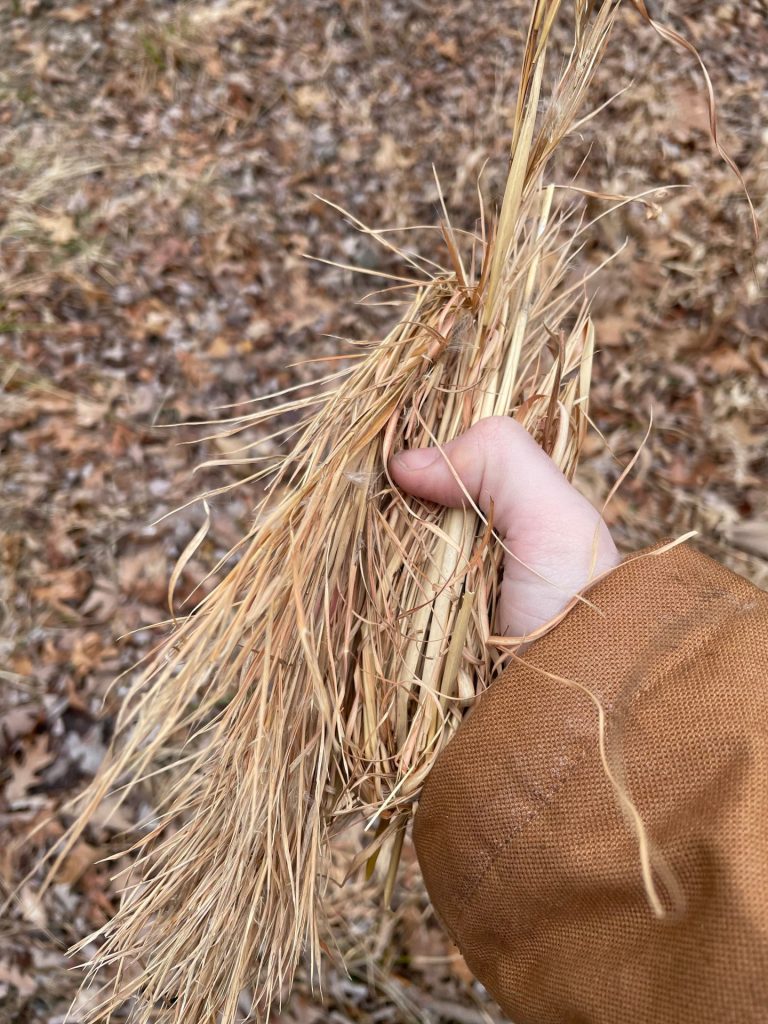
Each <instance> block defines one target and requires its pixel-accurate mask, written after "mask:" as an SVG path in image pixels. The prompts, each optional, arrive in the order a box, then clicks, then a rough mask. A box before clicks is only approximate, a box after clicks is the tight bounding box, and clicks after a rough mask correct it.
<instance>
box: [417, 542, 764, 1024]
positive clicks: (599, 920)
mask: <svg viewBox="0 0 768 1024" xmlns="http://www.w3.org/2000/svg"><path fill="white" fill-rule="evenodd" d="M588 599H589V602H590V605H594V607H591V606H590V605H588V604H581V605H579V606H577V607H575V608H574V609H573V610H572V611H571V612H570V613H569V614H568V615H567V616H566V618H565V619H564V621H563V622H561V623H560V624H559V625H558V626H557V627H556V628H555V629H554V630H553V631H552V633H550V634H548V635H547V636H546V637H544V638H543V639H542V640H539V641H537V642H536V643H535V644H534V645H533V646H532V647H531V648H530V650H529V651H528V652H527V653H526V655H525V659H524V662H523V663H515V664H514V665H513V666H511V667H510V668H509V669H508V670H507V672H506V673H504V675H503V676H502V677H501V678H500V679H499V680H498V682H497V683H496V684H495V685H494V686H493V687H492V688H491V690H490V691H489V692H488V693H487V694H486V695H485V696H484V697H483V698H482V699H481V701H480V703H479V705H478V707H477V708H476V709H475V710H474V711H473V712H472V714H471V715H470V716H469V717H468V719H467V720H466V722H465V723H464V724H463V726H462V728H461V729H460V730H459V733H458V734H457V736H456V737H455V739H454V740H453V741H452V742H451V744H450V745H449V746H448V748H447V749H446V751H445V752H444V753H443V755H442V756H441V758H440V760H439V761H438V763H437V765H436V767H435V769H434V770H433V772H432V775H431V776H430V779H429V780H428V782H427V785H426V787H425V790H424V794H423V797H422V802H421V806H420V809H419V812H418V815H417V819H416V827H415V836H416V845H417V850H418V853H419V858H420V861H421V864H422V867H423V870H424V875H425V878H426V880H427V885H428V888H429V891H430V894H431V896H432V899H433V902H434V904H435V906H436V908H437V910H438V913H439V914H440V916H441V917H442V919H443V920H444V922H445V924H446V926H447V927H448V928H449V930H450V931H451V933H452V935H453V936H454V938H455V939H456V941H457V942H458V944H459V945H460V947H461V948H462V951H463V952H464V955H465V957H466V959H467V961H468V963H469V965H470V967H472V969H473V970H474V971H475V973H476V974H477V976H478V977H479V978H480V980H481V981H483V982H484V984H486V986H487V987H488V988H489V990H490V991H491V992H492V993H493V994H494V996H495V997H496V998H497V999H498V1001H499V1002H500V1004H501V1005H502V1006H503V1008H504V1009H505V1010H506V1011H507V1012H508V1013H509V1014H510V1016H511V1017H512V1019H513V1020H514V1021H515V1024H555V1022H557V1024H560V1022H566V1021H574V1022H575V1021H582V1022H587V1021H588V1022H590V1024H619V1022H621V1024H641V1022H642V1024H645V1022H648V1024H651V1022H653V1024H677V1022H680V1024H682V1022H683V1021H685V1022H686V1024H687V1022H689V1021H692V1020H696V1019H699V1020H713V1021H714V1020H717V1021H718V1022H730V1021H733V1022H734V1024H735V1022H736V1021H739V1022H740V1024H742V1022H744V1021H751V1020H754V1021H757V1020H762V1019H766V1018H767V1015H768V896H766V892H768V858H766V849H768V785H767V784H766V783H765V781H764V780H765V778H766V772H767V771H768V727H767V726H766V722H768V684H767V683H766V666H767V665H768V597H767V596H766V595H765V594H762V593H761V592H759V591H757V590H755V588H753V587H751V586H750V585H749V584H748V583H746V582H745V581H744V580H742V579H740V578H738V577H736V576H734V575H733V574H732V573H729V572H728V571H727V570H725V569H723V568H722V567H720V566H718V565H716V564H715V563H714V562H711V561H710V560H708V559H706V558H704V557H703V556H700V555H697V554H696V553H695V552H693V551H691V550H690V549H688V548H685V547H678V548H674V549H673V550H670V551H667V552H666V553H664V554H660V555H655V554H648V555H644V556H643V557H641V558H637V559H635V560H632V561H630V562H628V563H625V564H624V565H622V566H621V567H619V568H618V569H617V570H616V571H615V572H614V573H612V574H611V575H610V576H609V577H608V578H606V579H605V580H603V581H601V582H600V583H598V584H597V585H596V586H595V587H594V588H592V590H590V591H589V593H588ZM587 691H589V694H591V695H592V696H593V697H594V698H595V700H594V701H593V700H592V699H590V696H588V695H587ZM596 702H597V703H599V705H600V706H601V707H602V709H603V710H604V713H605V729H604V733H603V739H604V743H605V745H604V749H603V751H602V757H601V750H600V742H599V741H600V729H599V727H598V713H597V703H596ZM617 789H619V790H621V791H623V792H624V794H625V796H626V798H627V799H629V800H631V802H632V806H633V808H635V809H636V810H637V812H638V814H639V816H640V820H641V821H642V827H643V830H644V831H643V836H644V837H645V838H647V839H648V840H649V841H650V842H651V843H653V844H654V846H655V848H657V849H658V851H659V853H660V855H661V857H662V858H663V862H664V863H665V864H666V865H667V866H668V868H669V871H670V875H669V876H668V877H667V881H666V884H665V876H664V871H663V869H662V870H659V867H660V862H659V866H657V869H656V870H655V871H654V872H653V874H652V879H653V881H652V886H653V890H654V892H655V896H656V897H657V898H658V899H660V900H661V902H662V903H663V905H664V907H665V909H666V910H667V911H668V912H667V913H666V915H665V916H664V917H658V916H656V915H655V914H654V912H653V910H652V909H651V906H650V904H649V900H648V892H647V890H648V884H647V881H648V880H647V879H646V884H644V882H643V877H642V872H641V856H640V845H639V842H638V832H637V829H636V828H633V827H632V824H631V823H630V821H629V820H628V818H627V815H626V813H622V810H621V809H620V803H619V800H617Z"/></svg>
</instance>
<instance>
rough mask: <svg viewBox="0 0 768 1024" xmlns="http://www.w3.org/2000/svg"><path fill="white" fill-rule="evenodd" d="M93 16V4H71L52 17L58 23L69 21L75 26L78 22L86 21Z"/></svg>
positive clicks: (55, 12) (54, 13)
mask: <svg viewBox="0 0 768 1024" xmlns="http://www.w3.org/2000/svg"><path fill="white" fill-rule="evenodd" d="M92 14H93V4H71V5H69V6H67V7H61V8H59V10H57V11H54V12H53V13H52V14H51V17H52V18H56V19H57V20H58V21H68V22H69V23H70V24H74V23H76V22H78V21H85V19H86V18H89V17H91V15H92Z"/></svg>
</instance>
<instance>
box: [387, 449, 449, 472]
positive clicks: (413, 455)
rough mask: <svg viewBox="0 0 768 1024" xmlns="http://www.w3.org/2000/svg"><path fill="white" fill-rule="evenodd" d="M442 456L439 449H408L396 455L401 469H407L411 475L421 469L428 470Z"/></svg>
mask: <svg viewBox="0 0 768 1024" xmlns="http://www.w3.org/2000/svg"><path fill="white" fill-rule="evenodd" d="M439 456H440V449H439V448H407V449H405V450H404V451H401V452H398V453H397V455H395V461H396V462H397V465H398V468H399V469H407V470H408V472H409V473H415V472H417V471H418V470H421V469H427V467H429V466H431V465H432V463H433V462H435V461H436V460H437V459H438V458H439Z"/></svg>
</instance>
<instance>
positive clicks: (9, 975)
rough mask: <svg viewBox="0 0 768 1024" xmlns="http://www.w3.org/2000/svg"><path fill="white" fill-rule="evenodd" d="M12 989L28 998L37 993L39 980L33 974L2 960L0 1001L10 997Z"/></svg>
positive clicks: (0, 963)
mask: <svg viewBox="0 0 768 1024" xmlns="http://www.w3.org/2000/svg"><path fill="white" fill-rule="evenodd" d="M11 989H15V990H16V992H17V993H18V994H19V996H20V997H21V998H22V999H26V998H28V997H29V996H32V995H34V994H35V991H36V989H37V982H36V981H35V979H34V977H33V976H32V975H31V974H29V973H24V972H23V971H21V970H19V968H18V967H14V966H13V964H10V963H8V962H7V961H6V960H0V1003H2V1001H4V1000H5V999H6V998H7V997H8V995H9V994H10V990H11Z"/></svg>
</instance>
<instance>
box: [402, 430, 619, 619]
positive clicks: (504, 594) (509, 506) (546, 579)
mask: <svg viewBox="0 0 768 1024" xmlns="http://www.w3.org/2000/svg"><path fill="white" fill-rule="evenodd" d="M443 453H444V454H441V452H440V451H439V450H438V449H437V448H411V449H407V450H405V451H401V452H399V453H398V454H397V455H395V456H393V457H392V459H391V461H390V465H389V470H390V473H391V475H392V479H393V480H394V481H395V483H396V484H397V485H398V486H399V487H402V489H403V490H404V491H407V493H408V494H412V495H414V496H415V497H418V498H423V499H424V500H426V501H434V502H437V503H438V504H441V505H449V506H450V507H451V508H459V507H462V506H466V505H468V504H469V502H468V501H467V499H466V495H465V493H464V491H463V490H462V488H461V487H460V485H459V483H458V481H457V480H456V476H458V478H459V480H460V481H461V483H462V484H463V486H464V488H465V489H466V492H467V493H468V494H469V496H470V497H471V499H472V501H474V502H475V503H476V504H477V506H478V507H479V508H480V509H481V510H482V512H483V514H484V515H486V516H487V515H489V513H490V509H491V500H493V526H494V529H495V531H496V533H497V534H498V536H499V537H500V538H501V540H502V541H503V543H504V545H505V547H506V548H507V551H508V552H511V554H510V553H507V554H506V555H505V559H504V577H503V580H502V584H501V599H500V603H499V609H498V612H497V622H496V630H497V632H498V633H499V634H502V635H505V636H526V635H528V634H530V633H533V632H535V631H536V630H538V629H539V628H540V627H541V626H543V625H545V624H546V623H548V622H549V621H550V620H551V619H553V618H554V617H555V616H556V615H557V614H558V613H559V612H561V611H562V610H563V608H565V606H566V605H567V604H568V602H569V601H570V599H571V598H572V597H573V595H574V594H577V593H579V592H580V591H581V590H582V589H583V588H584V587H585V586H586V585H587V584H588V583H589V582H590V580H591V579H594V578H595V577H596V576H599V575H600V574H601V573H603V572H605V571H606V570H608V569H611V568H613V567H614V566H615V565H617V564H618V563H619V561H620V559H619V554H618V552H617V550H616V546H615V544H614V543H613V540H612V539H611V535H610V533H609V532H608V527H607V526H606V525H605V522H604V521H603V519H602V517H601V516H600V514H599V513H598V512H597V510H596V509H595V508H594V507H593V506H592V505H591V504H590V503H589V502H588V501H587V499H586V498H585V497H584V496H583V495H581V494H579V492H578V491H577V490H576V488H575V487H573V486H572V485H571V484H569V483H568V481H567V480H566V478H565V477H564V476H563V474H562V473H561V472H560V470H559V469H558V468H557V466H555V464H554V462H552V460H551V459H550V458H549V456H548V455H545V453H544V452H543V451H542V450H541V448H539V446H538V445H537V444H536V442H535V441H534V440H533V438H532V437H531V436H530V434H529V433H528V431H527V430H525V428H524V427H522V426H520V424H519V423H516V422H515V421H514V420H512V419H510V418H509V417H506V416H493V417H491V418H489V419H485V420H481V421H480V422H479V423H477V424H475V426H473V427H472V428H471V429H470V430H468V431H467V432H466V433H465V434H462V435H461V437H457V438H456V439H455V440H454V441H450V442H449V443H448V444H446V445H444V446H443ZM446 459H447V460H449V461H450V466H452V467H453V472H451V468H450V466H449V465H448V463H447V461H446ZM454 473H455V474H456V476H454Z"/></svg>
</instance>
